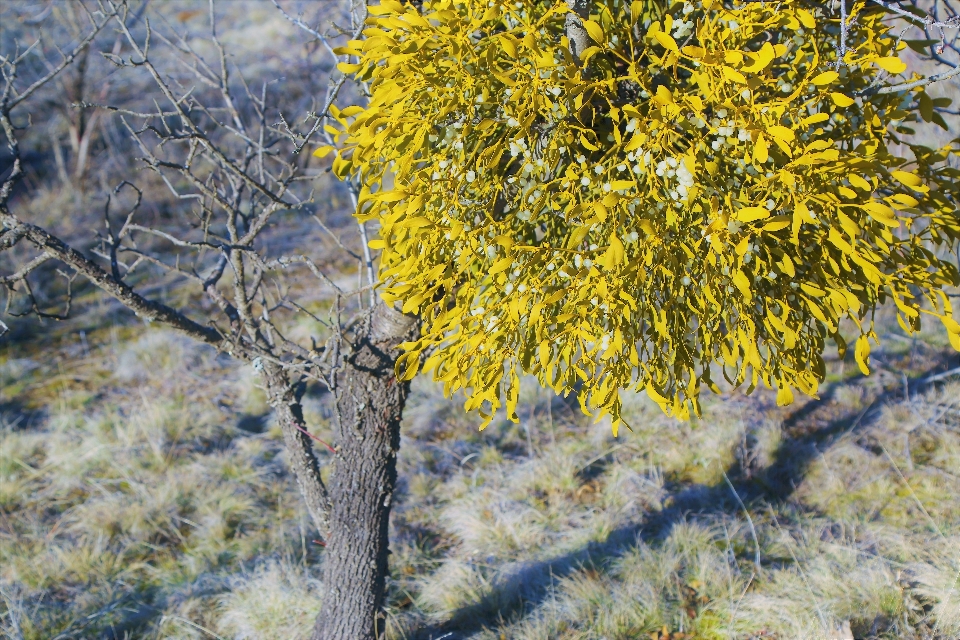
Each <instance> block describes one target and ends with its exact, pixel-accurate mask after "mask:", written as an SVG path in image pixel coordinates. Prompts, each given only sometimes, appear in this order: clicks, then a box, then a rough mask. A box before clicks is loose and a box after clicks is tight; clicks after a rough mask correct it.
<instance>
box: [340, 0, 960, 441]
mask: <svg viewBox="0 0 960 640" xmlns="http://www.w3.org/2000/svg"><path fill="white" fill-rule="evenodd" d="M625 4H626V3H625V2H624V1H623V0H597V1H596V2H595V3H594V4H593V11H592V14H591V16H590V20H589V21H586V22H585V28H586V30H587V31H588V32H589V34H590V36H591V37H592V38H593V39H594V42H593V46H590V47H589V48H588V49H587V50H586V51H583V52H582V55H581V62H582V65H581V64H578V62H577V61H576V60H574V59H573V58H572V56H571V54H570V52H569V45H568V42H567V39H566V36H565V31H564V21H565V19H566V17H567V13H568V9H567V6H566V3H565V2H564V1H563V0H554V2H552V3H551V2H543V1H541V0H536V1H535V0H523V1H521V2H517V0H509V2H507V1H505V0H426V2H424V6H423V11H422V14H418V13H417V12H416V10H415V9H413V8H412V7H410V6H408V5H404V4H401V3H399V2H396V1H395V0H383V2H382V3H381V4H380V5H379V6H377V7H374V8H373V9H372V10H371V13H372V14H373V15H372V17H371V18H370V20H369V28H368V29H367V30H366V32H365V36H366V39H365V40H363V41H362V42H352V43H350V45H348V47H347V48H346V49H345V50H349V51H350V52H351V53H354V54H356V53H359V58H358V62H357V63H356V64H355V65H352V66H351V67H350V68H349V69H347V70H346V71H348V72H354V73H356V75H357V77H358V78H360V79H361V80H364V81H368V82H369V87H370V92H371V97H370V100H369V104H368V105H367V106H366V107H365V108H364V109H363V110H351V111H349V113H348V111H344V112H340V113H339V116H338V120H339V121H340V123H341V125H342V127H343V129H342V130H341V131H340V133H339V139H338V143H339V145H340V150H339V152H338V156H337V160H336V162H335V164H334V169H335V171H337V172H338V173H339V174H340V175H341V176H345V175H347V174H349V173H351V172H354V171H358V170H359V171H360V172H361V175H362V177H363V180H364V183H365V189H364V193H363V196H362V197H361V200H360V204H359V211H358V216H359V217H360V218H361V219H363V220H376V221H378V222H379V225H380V238H381V239H380V240H378V241H375V242H376V244H375V245H373V246H375V247H378V248H379V247H382V254H381V256H380V264H381V274H380V275H381V279H382V281H383V288H382V295H383V297H384V299H386V300H387V301H395V300H403V301H404V309H405V310H408V311H412V312H417V313H419V314H421V316H422V317H423V320H424V327H423V334H422V338H421V339H420V340H418V341H416V342H414V343H411V344H408V345H406V348H407V350H408V356H407V357H405V358H403V359H402V360H403V361H402V363H401V364H400V365H399V367H400V368H401V369H403V371H401V373H402V374H404V375H413V374H414V373H415V372H416V368H417V366H418V362H419V361H420V354H422V353H424V352H425V351H427V350H428V349H429V350H430V353H431V355H430V357H429V358H428V359H427V360H426V362H425V364H424V368H425V369H427V370H429V371H431V372H432V373H433V375H434V376H435V378H436V379H438V380H441V381H443V382H444V383H445V388H446V390H447V391H448V392H452V391H454V390H457V389H465V390H466V392H467V395H468V398H469V399H468V402H467V408H468V409H477V410H479V411H480V412H481V415H482V416H483V417H484V418H485V422H484V424H487V423H489V421H490V419H492V416H493V415H494V412H495V411H496V410H497V408H498V407H500V406H501V402H502V401H504V400H505V401H506V402H507V404H508V407H507V409H508V411H507V413H508V415H509V416H510V417H511V418H514V419H515V414H514V405H515V402H516V397H517V385H518V384H519V382H518V375H517V372H518V371H520V370H522V371H525V372H529V373H532V374H534V375H536V376H537V377H538V379H539V380H540V382H541V383H542V384H544V385H549V386H551V387H553V388H554V389H555V390H557V391H558V392H564V393H569V392H571V391H576V392H577V393H578V394H579V397H580V401H581V405H582V407H583V409H584V411H586V412H589V413H594V414H597V415H598V417H599V416H602V415H605V414H610V415H611V416H612V419H613V424H614V429H616V428H617V427H618V426H619V424H620V399H619V394H620V391H621V390H624V389H634V390H637V391H640V390H645V391H646V392H647V393H648V394H649V395H650V397H651V398H653V399H654V400H655V401H657V402H658V403H659V404H660V405H661V406H662V407H663V408H664V410H665V411H667V412H668V413H671V414H672V415H676V416H678V417H681V418H683V417H685V416H688V415H689V414H690V411H691V410H692V411H694V412H696V413H699V410H700V409H699V402H698V395H699V393H700V389H701V387H702V386H703V385H706V386H707V387H708V388H714V389H715V388H716V385H714V384H713V382H712V381H711V378H710V376H711V368H714V370H720V371H722V375H723V376H724V377H725V378H727V379H728V380H729V381H731V382H733V383H734V384H738V385H739V384H744V383H745V384H747V386H748V392H749V391H751V390H753V389H754V388H755V387H756V386H757V385H758V384H760V383H762V384H764V385H766V386H767V387H770V388H775V389H777V390H778V393H777V399H778V402H779V403H781V404H783V403H788V402H790V401H791V400H792V398H793V393H792V391H791V389H792V388H796V389H799V390H800V391H801V392H803V393H806V394H815V393H816V390H817V386H818V384H819V383H820V382H821V381H822V380H823V377H824V373H825V372H824V363H823V360H822V353H823V351H824V349H825V342H826V340H827V338H829V337H832V338H833V339H834V340H835V341H836V342H837V344H838V345H840V349H841V351H842V350H845V348H846V346H845V345H846V341H845V340H844V339H843V337H842V336H841V335H840V333H839V326H840V320H841V319H842V318H845V317H846V318H850V319H851V320H853V323H854V324H855V325H856V326H857V327H858V328H859V336H858V337H857V338H856V356H857V362H858V363H859V364H860V367H861V368H862V369H863V370H864V371H867V370H868V369H867V367H868V364H869V351H870V348H869V344H868V339H874V340H876V336H875V334H874V332H873V324H872V317H873V313H874V310H875V308H876V307H877V305H878V304H881V303H883V302H885V301H886V300H887V299H889V298H893V300H894V301H895V302H896V304H897V307H898V309H899V310H900V313H901V317H902V320H901V321H902V323H903V326H905V327H907V328H908V329H909V330H911V331H912V330H916V329H919V328H920V314H921V313H929V314H932V315H935V316H939V317H941V318H943V319H944V320H945V323H946V324H947V325H948V328H953V327H955V326H956V323H954V322H953V321H952V320H951V319H950V316H951V315H952V311H951V308H950V304H949V301H948V299H947V297H946V296H945V295H944V294H943V292H942V291H941V288H942V287H943V286H945V285H956V284H958V274H957V270H956V268H955V267H954V266H953V265H952V264H950V263H949V262H945V261H943V260H941V259H940V258H939V257H938V256H939V255H942V253H937V251H936V249H937V248H938V247H944V246H954V245H955V244H956V242H957V240H958V238H960V219H958V214H957V197H958V186H957V185H958V184H960V174H958V172H957V171H956V170H954V169H950V168H948V167H947V159H948V157H949V156H950V155H951V154H956V153H957V151H958V150H957V146H956V144H957V143H958V141H954V145H951V146H950V147H948V148H943V149H936V150H935V149H929V148H925V147H921V146H916V145H911V144H910V143H909V139H908V138H907V139H905V138H903V133H904V132H906V133H909V131H907V130H906V129H904V128H903V127H904V123H909V122H912V121H916V120H917V116H916V114H915V113H913V112H912V111H910V110H909V108H908V105H910V104H911V93H910V92H901V93H899V94H897V93H893V94H881V95H877V94H874V95H869V93H868V91H869V88H870V87H871V86H872V83H874V82H875V80H876V79H877V74H884V75H885V74H886V73H887V72H889V73H899V72H900V71H902V69H901V65H900V64H899V60H898V59H897V58H896V56H895V40H894V38H892V37H891V36H890V35H889V34H888V33H887V29H888V28H887V27H886V26H885V25H884V24H883V23H882V22H881V18H882V15H883V14H882V13H880V12H877V11H874V10H871V11H867V10H866V9H865V7H866V3H863V2H857V3H855V6H854V8H853V11H854V13H855V14H857V19H856V20H855V21H852V22H851V24H852V25H853V26H852V27H851V29H850V34H849V39H848V43H847V44H848V47H849V51H848V52H847V54H846V56H845V65H842V66H840V67H839V69H838V68H837V67H836V65H835V64H834V62H835V61H836V50H837V42H836V40H835V38H836V36H835V35H831V33H830V32H829V31H828V30H827V29H825V28H824V27H825V26H826V23H827V22H829V21H830V20H831V18H830V16H828V15H827V14H826V13H825V9H824V7H823V5H822V3H816V2H809V1H800V0H783V1H782V2H777V3H771V2H767V3H761V2H751V3H746V4H744V5H743V6H742V7H741V8H736V9H730V8H727V7H725V6H724V5H723V4H721V3H719V2H694V3H687V4H683V3H674V2H670V1H669V0H663V1H660V0H646V1H643V2H633V4H632V5H631V7H630V9H629V11H628V10H627V9H626V7H625ZM830 31H835V30H830ZM920 91H922V90H920ZM897 142H903V143H904V147H905V148H907V149H909V157H899V156H897V155H895V154H894V153H893V152H892V151H891V148H892V146H891V143H897ZM904 147H901V148H904ZM951 323H952V324H951ZM954 333H955V332H954V331H951V333H950V335H951V339H952V340H953V342H954V343H955V344H958V343H960V337H957V338H956V339H954Z"/></svg>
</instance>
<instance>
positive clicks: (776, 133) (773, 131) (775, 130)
mask: <svg viewBox="0 0 960 640" xmlns="http://www.w3.org/2000/svg"><path fill="white" fill-rule="evenodd" d="M767 132H768V133H769V134H770V135H771V136H773V137H774V138H776V139H778V140H783V141H784V142H793V141H794V140H795V139H796V137H797V136H796V134H795V133H794V132H793V131H792V130H790V129H787V128H786V127H781V126H780V125H774V126H772V127H768V128H767Z"/></svg>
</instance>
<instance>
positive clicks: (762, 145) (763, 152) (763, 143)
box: [753, 133, 770, 164]
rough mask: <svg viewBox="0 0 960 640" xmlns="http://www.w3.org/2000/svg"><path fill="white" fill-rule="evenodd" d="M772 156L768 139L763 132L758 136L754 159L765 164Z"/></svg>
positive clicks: (757, 162) (754, 148) (755, 161)
mask: <svg viewBox="0 0 960 640" xmlns="http://www.w3.org/2000/svg"><path fill="white" fill-rule="evenodd" d="M768 157H770V156H769V154H768V147H767V139H766V138H765V137H764V135H763V134H762V133H761V134H760V135H759V136H757V143H756V144H755V145H754V147H753V161H754V163H756V164H763V163H765V162H766V161H767V158H768Z"/></svg>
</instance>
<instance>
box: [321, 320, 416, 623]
mask: <svg viewBox="0 0 960 640" xmlns="http://www.w3.org/2000/svg"><path fill="white" fill-rule="evenodd" d="M418 330H419V323H418V321H417V320H416V319H415V318H412V317H410V316H406V315H404V314H402V313H400V312H399V311H396V310H394V309H392V308H391V307H388V306H386V305H383V304H381V305H378V306H377V307H376V308H375V309H374V310H373V312H372V313H370V314H369V315H368V316H367V317H366V318H365V320H364V321H363V322H362V323H361V324H360V325H359V326H358V328H357V329H356V333H355V335H354V336H353V339H352V340H350V343H351V344H352V349H351V352H350V353H349V354H347V355H346V356H345V357H344V358H343V367H342V370H341V372H340V375H339V380H338V388H339V392H338V398H337V404H338V420H337V426H336V429H337V433H336V443H335V448H336V450H337V456H336V468H335V469H334V473H333V475H332V479H331V480H330V486H329V492H330V527H329V535H328V537H327V547H326V553H325V557H324V568H323V576H324V588H325V594H324V599H323V607H322V610H321V612H320V615H319V617H318V618H317V622H316V626H315V629H314V634H313V639H314V640H374V639H376V638H379V637H380V636H381V635H382V633H383V627H384V624H383V623H384V620H383V617H382V607H383V597H384V587H385V584H386V576H387V558H388V554H389V553H390V552H389V549H388V535H387V527H388V524H389V517H390V505H391V503H392V501H393V492H394V488H395V487H396V481H397V449H398V448H399V446H400V418H401V416H402V413H403V407H404V403H405V402H406V399H407V393H408V390H409V384H408V383H406V382H398V381H397V379H396V376H395V375H394V363H395V362H396V359H397V356H398V355H400V350H399V346H400V343H402V342H404V341H405V340H410V339H412V338H413V337H414V336H415V335H416V333H417V331H418Z"/></svg>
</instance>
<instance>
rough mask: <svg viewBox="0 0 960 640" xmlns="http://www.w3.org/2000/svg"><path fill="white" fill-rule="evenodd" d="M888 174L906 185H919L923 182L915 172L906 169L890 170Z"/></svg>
mask: <svg viewBox="0 0 960 640" xmlns="http://www.w3.org/2000/svg"><path fill="white" fill-rule="evenodd" d="M890 175H892V176H893V177H894V178H896V179H897V180H899V181H900V182H902V183H903V184H905V185H907V186H908V187H919V186H920V185H921V184H923V180H921V179H920V178H919V177H918V176H917V175H916V174H913V173H908V172H906V171H891V172H890Z"/></svg>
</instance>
